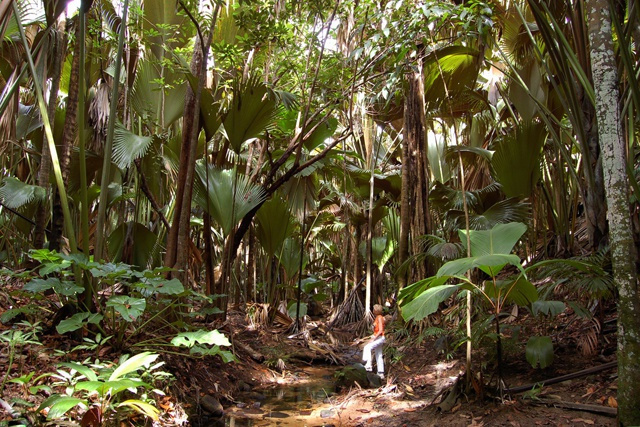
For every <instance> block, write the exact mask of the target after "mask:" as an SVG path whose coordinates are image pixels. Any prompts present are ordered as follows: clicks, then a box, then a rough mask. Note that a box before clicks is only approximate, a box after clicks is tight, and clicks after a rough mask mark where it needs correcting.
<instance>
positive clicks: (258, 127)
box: [223, 77, 279, 153]
mask: <svg viewBox="0 0 640 427" xmlns="http://www.w3.org/2000/svg"><path fill="white" fill-rule="evenodd" d="M278 112H279V109H278V103H277V101H276V97H275V96H274V95H273V93H271V92H270V91H269V89H268V88H267V87H266V86H265V84H264V83H262V82H261V81H260V80H258V78H257V77H252V78H250V79H249V81H247V83H246V84H245V85H244V86H242V87H240V88H236V89H235V90H234V96H233V101H232V102H231V106H230V107H229V111H228V112H227V116H226V117H225V119H224V122H223V123H224V131H225V134H226V137H227V139H228V140H229V145H230V146H231V148H232V149H233V151H234V152H235V153H240V149H241V147H242V143H243V142H245V141H248V140H249V139H252V138H257V137H259V136H260V135H262V133H263V132H264V131H265V130H266V129H267V128H268V127H269V126H274V125H275V118H276V116H277V115H278Z"/></svg>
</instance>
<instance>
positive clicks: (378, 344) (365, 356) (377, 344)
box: [362, 335, 385, 374]
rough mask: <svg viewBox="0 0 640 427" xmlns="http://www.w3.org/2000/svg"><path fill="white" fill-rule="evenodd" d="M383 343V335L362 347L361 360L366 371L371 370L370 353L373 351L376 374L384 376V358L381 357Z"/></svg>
mask: <svg viewBox="0 0 640 427" xmlns="http://www.w3.org/2000/svg"><path fill="white" fill-rule="evenodd" d="M384 341H385V339H384V335H380V336H379V337H378V338H375V339H372V340H371V341H369V342H368V343H367V344H366V345H365V346H364V350H363V351H362V360H363V361H364V362H365V365H364V367H365V369H366V370H367V371H370V370H372V369H373V365H372V363H373V360H372V359H371V352H372V351H375V352H376V366H377V367H378V374H384V358H383V357H382V344H384Z"/></svg>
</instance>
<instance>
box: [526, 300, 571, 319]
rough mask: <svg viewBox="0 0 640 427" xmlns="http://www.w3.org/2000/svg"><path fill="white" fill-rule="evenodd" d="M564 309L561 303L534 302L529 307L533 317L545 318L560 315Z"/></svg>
mask: <svg viewBox="0 0 640 427" xmlns="http://www.w3.org/2000/svg"><path fill="white" fill-rule="evenodd" d="M565 307H566V306H565V304H564V302H562V301H536V302H534V303H533V305H532V306H531V312H532V313H533V315H534V316H537V315H538V314H544V315H545V316H550V317H555V316H557V315H558V314H560V313H562V312H563V311H564V309H565Z"/></svg>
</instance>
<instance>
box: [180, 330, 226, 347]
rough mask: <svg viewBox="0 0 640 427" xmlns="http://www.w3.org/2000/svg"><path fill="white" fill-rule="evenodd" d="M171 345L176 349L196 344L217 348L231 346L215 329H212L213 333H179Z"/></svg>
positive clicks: (198, 331) (200, 331)
mask: <svg viewBox="0 0 640 427" xmlns="http://www.w3.org/2000/svg"><path fill="white" fill-rule="evenodd" d="M171 344H173V345H175V346H177V347H193V346H194V345H196V344H209V345H217V346H229V345H231V343H230V342H229V339H228V338H227V337H226V336H224V335H223V334H222V333H220V332H219V331H218V330H216V329H214V330H213V331H206V330H204V329H199V330H197V331H193V332H180V333H179V334H178V335H176V337H175V338H174V339H172V340H171Z"/></svg>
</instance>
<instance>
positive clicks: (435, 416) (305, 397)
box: [0, 301, 617, 427]
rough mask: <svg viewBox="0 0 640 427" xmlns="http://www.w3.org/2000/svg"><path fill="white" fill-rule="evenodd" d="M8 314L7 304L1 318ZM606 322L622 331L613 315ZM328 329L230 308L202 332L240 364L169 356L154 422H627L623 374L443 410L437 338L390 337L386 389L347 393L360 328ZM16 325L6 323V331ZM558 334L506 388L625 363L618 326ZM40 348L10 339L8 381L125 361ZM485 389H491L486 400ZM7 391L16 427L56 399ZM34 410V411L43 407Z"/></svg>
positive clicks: (67, 341)
mask: <svg viewBox="0 0 640 427" xmlns="http://www.w3.org/2000/svg"><path fill="white" fill-rule="evenodd" d="M6 308H7V307H5V306H4V304H3V303H2V301H0V315H2V312H3V311H4V310H6ZM603 320H605V319H603ZM562 322H564V323H562ZM518 323H520V326H522V328H523V329H526V328H528V333H531V332H533V329H534V328H536V327H537V326H535V325H537V324H538V323H537V322H534V321H533V319H527V317H526V315H525V316H521V317H520V318H519V319H518ZM603 323H605V324H607V325H611V319H609V321H608V322H604V321H603ZM323 324H324V323H323V320H322V319H317V320H316V321H314V322H309V324H308V325H307V326H308V327H309V328H312V327H313V326H314V325H315V326H316V327H317V329H315V330H313V329H312V330H313V332H311V333H310V334H308V335H307V336H306V338H303V336H302V335H298V336H295V337H293V338H291V334H290V333H288V332H287V331H286V328H284V327H279V328H267V327H264V326H256V325H253V324H251V323H250V322H248V321H247V317H246V316H245V314H244V313H241V312H238V311H232V312H230V315H229V317H228V319H227V321H226V322H225V323H224V324H202V325H201V326H203V327H205V328H217V329H219V330H220V331H221V332H223V333H224V334H225V335H226V336H228V337H229V339H230V340H231V342H232V343H233V348H234V353H235V356H236V359H237V360H236V361H234V362H230V363H223V362H222V361H221V360H220V358H219V357H206V358H194V357H188V356H186V355H181V354H179V353H177V352H167V353H162V355H161V359H162V360H163V361H164V362H165V365H164V366H163V370H165V371H167V372H169V373H171V374H172V375H173V377H174V379H173V380H172V381H171V383H170V385H169V386H168V387H167V388H166V391H167V395H166V396H164V397H158V398H157V407H158V408H159V409H160V410H161V417H160V421H158V422H154V425H163V426H172V425H192V426H209V425H213V426H215V425H220V426H222V425H232V426H245V425H246V426H270V425H278V426H373V427H378V426H385V427H390V426H431V425H434V426H435V425H438V426H530V425H550V426H570V425H571V426H572V425H595V426H610V425H611V426H613V425H615V424H616V420H615V415H611V414H609V415H607V414H605V412H607V411H609V412H615V410H614V409H613V408H615V407H616V400H615V396H616V379H617V376H616V370H615V367H612V368H610V369H605V370H602V371H600V372H597V373H593V374H591V375H584V376H580V377H578V378H575V379H571V380H568V381H563V382H560V383H557V384H552V385H545V386H542V387H537V388H536V389H535V390H534V391H533V392H528V393H522V392H521V393H511V394H506V395H505V396H504V397H503V399H498V398H497V397H495V393H492V391H491V388H490V387H485V388H483V389H482V390H480V389H478V390H476V391H472V392H471V393H469V394H467V395H465V394H460V396H459V398H458V400H457V401H455V402H453V404H452V405H449V406H450V408H447V409H446V410H445V411H441V410H440V409H439V404H440V402H441V401H442V400H443V399H444V398H445V396H447V394H448V392H449V389H450V388H451V386H452V385H453V384H454V383H455V382H456V381H457V379H458V378H459V376H460V375H461V374H462V373H463V372H464V370H465V368H464V365H465V362H464V354H462V351H461V349H459V350H458V351H456V352H454V351H450V352H449V353H448V354H447V350H446V349H444V351H440V352H438V351H436V350H435V347H437V345H436V344H435V339H434V338H431V339H426V340H424V341H423V342H422V343H421V344H415V343H413V344H411V345H409V344H406V341H403V340H401V339H398V338H394V334H393V332H394V331H393V330H391V331H389V332H390V333H389V334H388V340H387V344H386V346H387V351H386V355H387V356H386V363H387V372H386V377H385V379H384V381H383V384H382V386H380V387H376V388H365V387H360V386H359V385H355V386H353V387H349V388H343V389H336V388H335V384H336V381H335V379H334V375H335V373H336V372H337V371H338V370H339V369H340V368H342V367H344V366H348V365H351V364H353V363H357V362H360V360H359V359H360V355H361V347H362V343H361V342H360V341H359V340H357V334H356V332H355V330H356V329H357V328H356V325H351V326H350V327H346V328H342V329H339V330H338V329H336V330H334V331H332V333H330V334H327V333H325V332H326V327H323ZM590 325H591V326H590ZM15 327H16V326H15V325H13V326H12V325H11V324H8V325H4V324H2V323H0V334H1V333H4V332H6V331H9V330H10V329H11V328H15ZM556 327H557V329H556V334H555V336H556V342H555V345H556V348H555V360H554V362H553V364H552V365H551V366H549V367H547V368H546V369H532V368H531V366H530V365H529V364H528V363H527V362H526V360H525V357H524V341H521V340H520V341H518V340H514V342H513V343H511V344H509V342H506V343H505V346H504V348H505V351H504V364H503V373H504V375H503V377H504V382H505V385H506V386H507V387H516V386H519V385H523V384H530V383H535V382H539V381H543V380H547V379H550V378H555V377H558V376H561V375H565V374H569V373H573V372H577V371H581V370H583V369H586V368H591V367H595V366H600V365H603V364H606V363H609V364H611V362H615V334H610V333H609V331H610V330H611V326H609V330H607V328H602V327H600V326H599V325H598V327H597V328H596V331H597V334H594V333H593V331H594V328H593V324H592V323H589V322H581V321H575V318H573V317H566V319H564V321H562V320H561V324H560V325H556ZM322 331H325V332H322ZM398 335H399V334H398ZM38 341H39V343H38V344H29V343H22V344H20V345H19V347H18V348H16V352H15V358H14V359H13V360H12V361H11V365H9V363H10V357H9V351H8V349H9V346H8V345H7V344H6V343H0V345H2V348H1V350H2V352H1V353H0V373H1V375H2V377H4V376H5V374H6V373H8V378H7V379H11V378H16V377H18V376H19V375H23V374H28V373H30V372H33V373H34V374H35V375H34V376H38V375H40V374H42V373H47V372H48V373H51V372H55V370H56V366H57V364H58V363H60V362H61V361H69V360H77V361H82V360H84V359H86V358H90V357H96V356H97V357H99V358H101V359H103V360H112V361H117V359H118V357H119V353H118V352H117V351H115V350H113V349H111V348H110V347H109V346H108V345H107V346H104V347H101V348H98V349H93V350H77V351H75V352H73V353H69V351H70V349H72V348H73V347H74V346H76V345H77V344H79V342H74V340H73V339H71V338H70V337H68V336H61V335H57V334H56V333H55V331H54V332H49V333H48V334H46V335H40V336H39V337H38ZM440 344H441V343H440ZM440 347H441V345H440ZM60 350H62V351H60ZM490 354H491V349H490V348H485V349H480V350H477V351H475V352H474V364H473V366H474V371H477V372H480V371H482V372H485V375H491V373H492V372H495V371H496V369H495V361H494V360H493V359H492V358H491V356H490ZM42 381H46V378H45V379H44V380H42ZM481 383H494V384H495V378H487V377H485V378H482V381H476V384H481ZM478 392H482V394H483V395H484V396H483V398H480V397H479V394H478ZM0 393H1V394H0V396H1V398H2V399H0V400H1V402H0V403H3V405H2V407H0V426H2V425H15V424H9V423H10V420H11V416H10V414H9V411H8V409H10V408H7V407H6V405H7V404H10V405H11V404H13V403H16V402H21V401H22V402H23V403H24V402H25V401H27V402H30V403H31V404H32V405H34V404H35V406H34V408H35V407H37V405H38V404H39V403H41V402H42V401H43V400H44V399H45V398H46V394H47V392H46V391H43V390H41V391H39V392H36V393H26V392H25V387H22V386H21V385H20V384H16V383H13V382H7V383H6V384H5V386H4V387H3V389H2V390H0ZM492 394H493V395H494V396H493V397H492ZM210 398H213V399H214V400H215V401H217V402H220V403H221V404H222V407H224V412H225V415H224V417H222V418H216V417H214V416H212V415H211V414H210V413H209V412H207V410H206V408H207V406H206V401H207V400H208V399H210ZM575 404H578V405H586V406H584V408H587V409H588V410H587V411H585V410H576V409H568V408H566V406H575ZM556 406H565V408H563V407H556ZM203 408H205V409H203ZM30 411H32V413H33V411H35V409H33V408H32V409H31V410H30ZM209 411H210V410H209ZM79 416H80V414H77V417H79ZM187 419H188V420H189V421H187ZM49 425H56V424H55V423H54V424H49ZM58 425H61V424H58ZM83 425H85V424H83ZM87 425H88V424H87ZM120 425H144V422H143V420H142V418H130V419H129V420H128V421H127V423H126V424H120Z"/></svg>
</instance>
